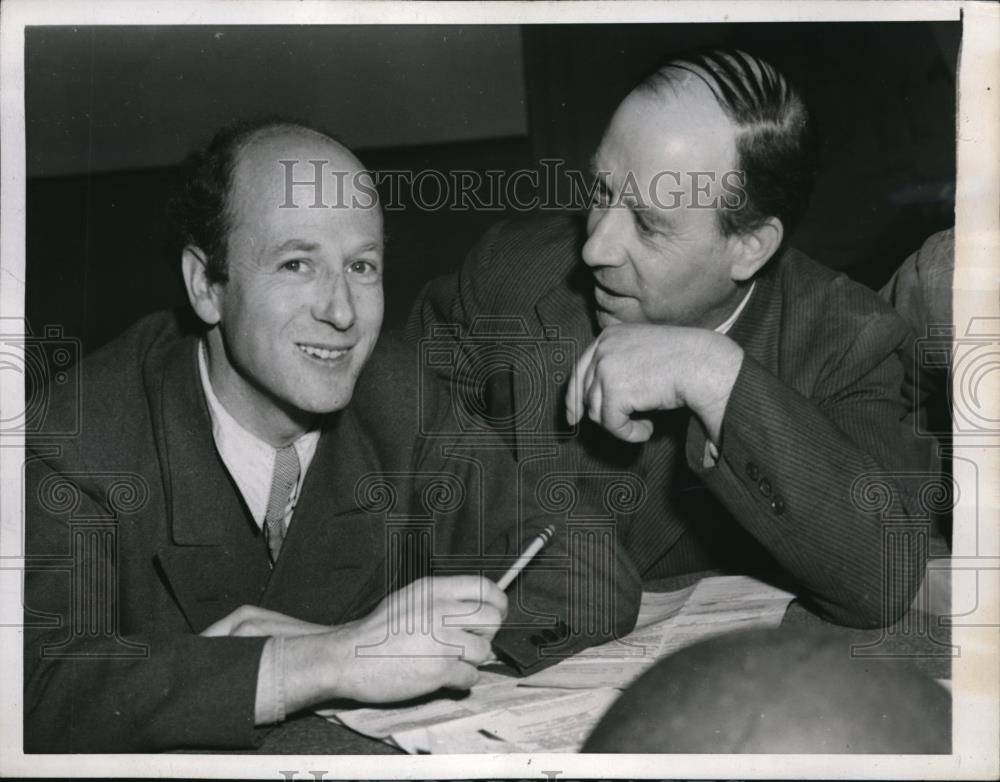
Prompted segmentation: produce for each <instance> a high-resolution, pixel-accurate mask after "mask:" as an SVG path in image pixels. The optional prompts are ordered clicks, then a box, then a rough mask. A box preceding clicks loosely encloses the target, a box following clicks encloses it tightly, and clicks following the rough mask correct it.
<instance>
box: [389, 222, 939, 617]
mask: <svg viewBox="0 0 1000 782" xmlns="http://www.w3.org/2000/svg"><path fill="white" fill-rule="evenodd" d="M583 238H584V231H583V226H582V223H581V222H580V221H578V220H577V219H575V218H567V217H559V218H541V219H539V218H533V219H528V220H524V221H520V222H517V223H501V224H499V225H497V226H495V227H494V228H493V229H491V230H490V231H489V232H488V233H487V235H486V236H485V237H484V238H483V240H482V241H481V242H480V244H479V245H478V246H477V247H476V248H475V249H473V250H472V252H471V253H470V254H469V256H468V258H467V259H466V262H465V263H464V265H463V266H462V268H461V270H460V271H459V272H458V273H457V274H454V275H451V276H449V277H444V278H440V279H438V280H435V281H432V282H431V283H430V284H429V285H428V286H427V287H426V288H425V290H424V291H423V293H422V294H421V296H420V298H419V299H418V301H417V304H416V306H415V307H414V310H413V312H412V314H411V317H410V320H409V322H408V324H407V326H406V335H407V337H408V338H409V339H411V340H418V341H420V342H421V344H423V345H424V346H425V347H424V351H425V352H427V351H428V350H429V347H428V346H433V345H436V344H440V343H442V342H445V341H447V340H449V339H452V340H458V342H459V344H464V345H465V346H466V348H465V349H466V351H467V352H468V353H469V354H470V358H469V360H468V362H467V363H474V360H473V359H474V358H475V357H471V354H472V352H473V351H475V352H476V353H477V355H478V356H479V357H480V359H481V357H482V356H483V355H486V353H487V349H486V348H485V347H484V346H485V345H486V343H487V342H488V341H489V339H490V337H489V336H488V332H490V331H493V332H497V331H500V332H503V333H504V335H503V336H499V337H497V336H494V337H492V339H493V341H494V343H496V344H497V345H501V346H502V349H501V350H500V351H499V352H503V351H508V352H509V350H510V344H511V337H510V336H509V334H510V333H513V332H519V333H521V334H522V335H523V336H521V337H519V339H521V340H523V341H524V342H525V343H528V342H531V341H532V340H533V344H534V348H533V355H534V356H535V359H536V360H537V362H538V363H539V367H540V368H539V369H538V370H537V372H527V371H525V366H526V364H527V363H529V362H526V361H519V362H517V361H515V362H513V363H512V365H511V366H510V368H509V372H508V374H507V376H506V377H505V378H503V377H501V376H502V373H501V372H499V371H493V372H492V373H485V372H482V371H479V372H477V371H475V370H471V371H464V372H462V373H456V372H454V371H453V369H452V367H451V366H446V367H444V368H443V370H442V371H443V374H449V373H450V376H451V379H452V382H453V383H455V384H456V385H457V386H462V385H463V384H465V385H469V381H470V378H471V380H472V382H473V384H474V382H476V381H478V380H479V379H481V378H483V377H484V376H486V375H487V374H488V375H489V381H488V383H485V384H484V385H486V386H487V387H486V388H485V389H484V390H483V391H482V392H481V394H480V395H481V396H483V397H485V398H486V399H487V400H488V404H487V407H488V413H487V415H488V417H489V418H490V420H492V421H495V422H500V424H501V426H500V428H501V429H503V430H504V433H505V436H506V437H507V439H508V441H509V442H510V443H511V446H512V447H513V448H514V449H515V451H517V450H519V449H523V448H525V447H528V446H532V445H533V444H535V443H538V442H539V441H540V440H545V439H546V438H548V439H549V440H550V441H551V440H553V439H555V440H557V441H559V442H560V447H559V449H558V455H557V456H556V457H554V459H553V461H552V465H553V467H552V469H558V470H562V471H565V472H567V473H570V474H575V475H579V476H586V477H585V478H583V479H581V480H580V481H579V483H580V486H581V492H584V493H585V492H586V491H587V484H588V482H590V483H592V482H593V480H592V479H593V476H595V475H600V474H602V473H608V472H614V473H622V472H625V473H631V474H632V475H634V476H635V478H636V479H637V480H638V483H639V486H640V487H641V492H642V495H643V496H642V497H641V498H639V500H638V501H636V502H633V503H632V505H631V506H630V507H629V508H627V509H623V510H621V511H619V512H617V513H616V519H617V522H618V530H619V534H620V536H621V539H622V540H623V542H624V544H625V546H626V547H627V549H628V553H629V555H630V556H631V558H632V560H633V561H634V563H635V565H636V567H637V569H638V571H639V572H640V574H641V575H642V577H643V578H646V579H650V578H657V577H662V576H666V575H671V574H676V573H682V572H688V571H694V570H700V569H705V568H721V569H724V570H731V571H735V572H749V573H754V574H758V575H761V576H766V577H771V578H776V579H778V580H779V581H784V582H785V583H786V585H787V586H789V587H790V588H793V589H795V590H796V591H797V592H798V594H799V595H800V597H801V598H802V599H803V600H805V601H807V602H808V603H810V604H811V605H812V606H813V607H814V608H815V609H816V610H817V611H818V612H819V613H820V614H821V615H824V616H826V617H827V618H830V619H832V620H834V621H836V622H839V623H843V624H848V625H859V626H872V625H880V624H886V623H890V622H892V621H894V620H895V619H896V618H898V617H899V616H900V615H901V613H902V612H904V611H905V610H906V608H907V607H908V606H909V604H910V602H911V600H912V597H913V594H914V591H915V590H916V589H917V587H918V586H919V584H920V580H921V578H922V575H923V569H924V561H925V557H926V548H927V535H928V534H929V528H928V523H927V522H928V517H927V514H926V512H922V511H920V510H919V509H917V508H916V503H915V502H914V500H913V485H912V484H913V478H914V476H917V477H921V474H920V473H919V468H921V467H922V466H923V465H924V464H925V462H924V461H923V459H922V458H921V457H920V456H919V455H918V454H919V453H920V452H922V451H923V450H924V446H923V445H922V444H921V443H919V442H917V441H916V440H915V439H914V437H913V432H912V429H911V428H910V426H911V424H910V420H909V419H908V418H907V410H906V406H905V405H904V402H903V398H902V395H901V385H902V376H903V367H902V363H901V361H900V356H899V354H900V351H901V350H902V348H903V346H904V345H905V344H906V342H907V340H908V339H909V334H908V331H907V328H906V326H905V324H904V323H903V322H902V321H901V319H900V318H899V317H898V316H897V315H896V314H895V313H894V312H893V311H892V309H891V308H890V307H888V306H887V305H886V304H885V303H884V302H882V301H881V300H879V299H878V297H877V296H876V295H875V294H874V293H873V292H871V291H869V290H867V289H865V288H863V287H861V286H859V285H857V284H855V283H853V282H851V281H850V280H848V279H847V278H846V277H845V276H843V275H841V274H836V273H834V272H833V271H831V270H829V269H827V268H825V267H823V266H821V265H819V264H817V263H815V262H813V261H811V260H810V259H808V258H807V257H805V256H804V255H802V254H801V253H799V252H796V251H795V250H785V251H783V252H782V253H780V254H779V255H778V256H777V257H775V258H774V259H772V260H771V261H770V262H769V263H768V264H767V266H766V267H765V268H764V269H763V270H762V271H761V272H760V273H759V274H758V276H757V287H756V289H755V291H754V293H753V295H752V296H751V298H750V300H749V302H748V304H747V306H746V308H745V309H744V311H743V312H742V314H741V315H740V317H739V318H738V320H737V321H736V323H735V324H734V325H733V327H732V329H731V330H730V332H729V336H730V337H731V338H732V339H733V340H735V341H736V342H737V343H738V344H739V345H740V346H741V347H742V348H743V350H744V361H743V364H742V367H741V370H740V373H739V376H738V377H737V380H736V383H735V385H734V387H733V390H732V394H731V397H730V400H729V404H728V407H727V410H726V412H725V416H724V421H723V427H722V442H721V452H720V458H719V461H718V463H717V465H716V466H712V467H705V466H704V449H705V434H704V432H703V430H702V427H701V426H700V424H698V423H697V421H696V420H695V419H694V417H693V416H692V415H691V414H690V413H689V412H688V411H687V410H676V411H669V412H661V413H656V414H654V415H653V418H654V420H655V426H654V435H653V437H652V439H651V440H650V441H648V442H647V443H644V444H629V443H625V442H622V441H619V440H617V439H615V438H614V437H612V436H611V435H609V434H608V433H606V432H604V431H603V430H602V429H600V428H599V427H596V426H594V425H593V424H592V423H591V422H589V421H585V422H583V423H582V424H581V425H580V427H579V429H578V430H576V431H573V430H567V428H566V425H565V422H564V416H565V412H564V402H563V392H564V380H565V378H566V377H568V374H569V373H568V371H567V369H566V366H567V364H569V365H572V363H573V361H572V360H570V361H568V362H567V361H566V360H565V359H564V354H565V353H567V352H568V353H574V354H575V355H577V356H578V355H579V354H580V353H582V351H583V350H584V349H585V348H586V346H587V345H588V344H589V343H590V342H591V341H592V340H593V339H594V338H595V336H596V335H597V333H598V329H597V326H596V323H595V321H594V319H593V313H594V304H593V301H592V295H593V283H592V277H591V275H590V273H589V270H587V268H586V267H585V266H584V264H583V263H582V261H581V259H580V258H581V256H580V247H581V242H582V240H583ZM505 318H513V319H514V321H509V320H503V319H505ZM446 324H453V325H446ZM455 325H457V327H458V328H456V327H455ZM459 335H462V337H463V338H464V342H463V339H460V338H459ZM556 343H558V345H559V349H558V350H556V349H553V346H554V345H555V344H556ZM494 361H498V359H495V358H494ZM456 366H457V365H456ZM459 375H461V377H459ZM529 375H535V376H534V377H529ZM539 385H542V386H543V387H544V388H545V390H544V392H542V393H539V392H538V390H537V387H538V386H539ZM463 393H464V394H465V395H466V396H471V398H476V397H475V394H474V391H470V390H469V389H466V390H465V391H464V392H463ZM529 400H532V401H529ZM526 411H534V413H535V415H534V416H531V415H527V414H526ZM915 470H916V471H917V472H915ZM922 477H927V476H925V475H924V476H922ZM591 499H592V500H593V498H591Z"/></svg>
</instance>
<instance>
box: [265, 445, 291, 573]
mask: <svg viewBox="0 0 1000 782" xmlns="http://www.w3.org/2000/svg"><path fill="white" fill-rule="evenodd" d="M298 480H299V455H298V453H297V452H296V451H295V446H294V445H289V446H286V447H284V448H279V449H278V452H277V454H276V455H275V458H274V477H273V478H272V479H271V496H270V498H269V499H268V501H267V514H266V515H265V516H264V539H265V540H266V541H267V550H268V553H269V554H270V557H271V564H272V565H273V564H274V563H275V562H277V561H278V553H279V552H280V551H281V544H282V542H283V541H284V540H285V519H286V518H287V517H288V515H289V511H290V510H291V508H290V507H289V505H290V503H291V500H292V490H293V489H294V488H295V484H296V483H298Z"/></svg>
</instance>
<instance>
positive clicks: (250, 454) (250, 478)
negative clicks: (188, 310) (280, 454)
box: [198, 341, 319, 527]
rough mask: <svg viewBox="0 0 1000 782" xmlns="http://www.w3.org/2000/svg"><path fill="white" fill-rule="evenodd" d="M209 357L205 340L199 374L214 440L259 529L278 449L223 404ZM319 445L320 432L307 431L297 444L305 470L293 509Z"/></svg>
mask: <svg viewBox="0 0 1000 782" xmlns="http://www.w3.org/2000/svg"><path fill="white" fill-rule="evenodd" d="M205 354H206V348H205V343H204V341H202V342H201V343H200V345H199V347H198V374H199V376H200V377H201V387H202V390H203V391H204V392H205V400H206V401H207V402H208V412H209V417H210V418H211V419H212V439H213V440H215V448H216V450H217V451H218V452H219V456H220V457H221V458H222V462H223V464H225V465H226V469H227V470H229V474H230V475H231V476H232V478H233V480H234V481H235V482H236V486H237V488H238V489H239V490H240V494H241V495H243V501H244V502H246V504H247V508H249V509H250V515H251V516H253V520H254V521H255V522H256V523H257V526H258V527H262V526H263V525H264V517H265V516H266V515H267V503H268V500H269V499H270V494H271V479H272V476H273V474H274V460H275V455H276V454H277V450H276V449H275V448H272V447H271V446H270V445H268V444H267V443H266V442H264V441H263V440H261V439H260V438H259V437H257V435H255V434H253V433H252V432H249V431H247V430H246V429H244V428H243V426H241V425H240V423H239V422H238V421H237V420H236V419H235V418H233V417H232V416H231V415H230V414H229V411H228V410H226V408H225V407H224V406H223V404H222V402H220V401H219V399H218V397H217V396H216V395H215V391H214V390H213V389H212V383H211V380H210V379H209V376H208V361H207V359H206V357H205ZM318 443H319V431H318V430H313V431H311V432H306V433H305V434H303V435H302V436H301V437H299V438H298V439H297V440H296V441H295V452H296V453H297V454H298V457H299V465H300V467H301V469H300V470H299V480H298V483H297V484H296V486H295V489H294V490H293V491H292V501H291V503H290V507H291V508H293V509H294V506H295V502H296V500H297V499H298V496H299V490H300V489H301V488H302V482H303V480H304V479H305V476H306V471H307V470H308V469H309V464H310V463H311V462H312V458H313V456H314V455H315V453H316V446H317V444H318ZM289 520H290V518H286V522H288V521H289Z"/></svg>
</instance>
